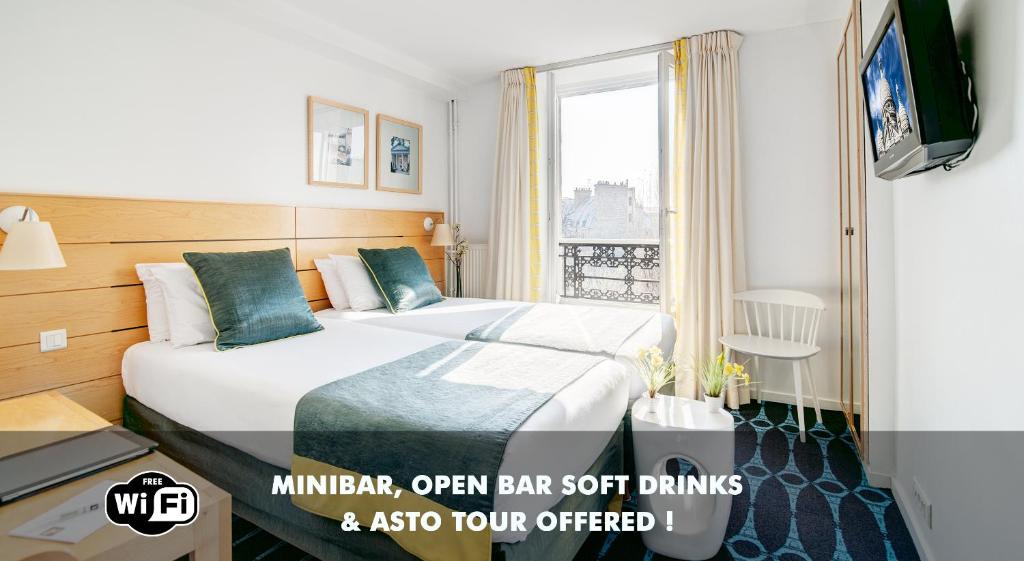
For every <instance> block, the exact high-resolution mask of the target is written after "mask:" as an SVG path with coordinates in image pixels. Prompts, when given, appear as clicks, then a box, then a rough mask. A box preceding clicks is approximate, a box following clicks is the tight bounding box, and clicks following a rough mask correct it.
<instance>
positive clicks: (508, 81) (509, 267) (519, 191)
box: [490, 68, 543, 302]
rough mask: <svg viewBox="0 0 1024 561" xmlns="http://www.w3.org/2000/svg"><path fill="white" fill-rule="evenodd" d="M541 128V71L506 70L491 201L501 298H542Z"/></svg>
mask: <svg viewBox="0 0 1024 561" xmlns="http://www.w3.org/2000/svg"><path fill="white" fill-rule="evenodd" d="M538 129H539V126H538V121H537V73H536V70H535V69H534V68H516V69H512V70H506V71H505V72H502V74H501V99H500V108H499V115H498V133H497V135H498V136H497V151H496V157H495V164H494V168H495V169H494V186H493V197H492V203H491V237H490V247H491V251H490V254H491V266H490V285H491V288H492V294H493V295H494V297H495V298H503V299H508V300H526V301H533V302H536V301H539V300H540V299H541V297H542V293H543V284H542V279H543V276H542V274H541V273H542V271H541V269H542V264H541V263H542V261H541V222H542V221H541V199H540V181H539V177H540V170H539V164H538V161H537V152H538Z"/></svg>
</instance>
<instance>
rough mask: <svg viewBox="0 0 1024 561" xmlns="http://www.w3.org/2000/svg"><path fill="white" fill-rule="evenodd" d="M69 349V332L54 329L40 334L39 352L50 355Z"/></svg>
mask: <svg viewBox="0 0 1024 561" xmlns="http://www.w3.org/2000/svg"><path fill="white" fill-rule="evenodd" d="M66 348H68V330H67V329H54V330H53V331H40V332H39V351H40V352H44V353H48V352H50V351H59V350H61V349H66Z"/></svg>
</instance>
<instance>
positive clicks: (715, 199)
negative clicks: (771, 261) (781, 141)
mask: <svg viewBox="0 0 1024 561" xmlns="http://www.w3.org/2000/svg"><path fill="white" fill-rule="evenodd" d="M742 41H743V38H742V36H740V35H739V34H737V33H734V32H731V31H714V32H711V33H704V34H702V35H695V36H693V37H690V38H688V39H681V40H679V41H677V42H676V43H675V74H676V78H675V85H676V98H675V107H674V109H675V120H674V122H673V125H674V138H673V140H674V143H675V145H674V150H673V153H672V158H673V160H674V161H673V178H672V185H671V195H670V197H671V198H670V201H669V204H670V205H671V208H673V209H674V210H675V213H670V214H669V228H670V230H669V232H670V235H669V246H670V247H669V253H668V257H669V262H670V263H669V267H668V271H667V273H668V274H667V279H666V282H667V283H668V290H667V291H666V292H667V298H666V300H667V301H666V303H665V306H666V312H669V313H671V314H672V315H673V316H674V317H675V319H676V328H677V337H676V359H677V360H678V361H679V362H680V364H681V365H683V366H687V367H689V366H690V365H691V364H696V363H699V361H701V360H703V359H705V358H708V357H710V356H714V355H716V354H718V352H719V351H720V350H721V345H720V344H719V342H718V340H719V338H720V337H721V336H723V335H727V334H730V333H732V332H733V300H732V296H733V293H734V292H736V291H739V290H742V289H743V288H744V287H745V285H746V274H745V265H744V249H743V218H742V216H743V215H742V209H741V207H742V205H741V196H740V187H741V183H740V169H739V168H740V165H739V164H740V152H739V128H738V122H739V103H738V100H739V81H738V73H739V72H738V68H739V56H738V53H739V48H740V44H741V43H742ZM702 393H703V392H702V391H701V389H700V388H698V384H697V381H696V379H695V376H694V375H693V372H692V371H691V370H690V369H689V368H684V369H683V372H682V373H680V379H679V380H678V381H677V382H676V394H677V395H681V396H684V397H693V398H696V397H700V395H701V394H702ZM726 399H727V403H728V405H729V407H737V406H739V405H740V404H741V403H743V402H745V401H747V400H749V393H748V392H747V391H746V388H740V389H739V391H737V388H735V387H732V388H730V390H729V392H728V394H727V395H726Z"/></svg>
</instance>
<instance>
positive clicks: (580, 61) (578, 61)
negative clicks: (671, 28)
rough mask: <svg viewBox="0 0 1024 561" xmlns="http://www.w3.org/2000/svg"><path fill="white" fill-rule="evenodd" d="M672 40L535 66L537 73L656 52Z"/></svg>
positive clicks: (666, 46)
mask: <svg viewBox="0 0 1024 561" xmlns="http://www.w3.org/2000/svg"><path fill="white" fill-rule="evenodd" d="M673 43H674V42H673V41H669V42H667V43H658V44H657V45H648V46H646V47H637V48H635V49H626V50H624V51H615V52H613V53H605V54H603V55H594V56H587V57H583V58H574V59H572V60H563V61H562V62H553V63H551V64H545V65H543V66H538V67H537V73H538V74H539V73H541V72H550V71H552V70H561V69H562V68H572V67H573V66H582V65H584V64H593V63H595V62H604V61H607V60H615V59H619V58H626V57H630V56H636V55H645V54H647V53H656V52H658V51H665V50H668V49H671V48H672V46H673Z"/></svg>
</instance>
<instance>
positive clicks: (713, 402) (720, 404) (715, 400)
mask: <svg viewBox="0 0 1024 561" xmlns="http://www.w3.org/2000/svg"><path fill="white" fill-rule="evenodd" d="M704 402H705V403H707V404H708V407H709V408H710V409H711V410H712V411H718V410H719V409H724V408H725V396H724V395H720V396H718V397H711V396H710V395H708V394H704Z"/></svg>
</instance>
